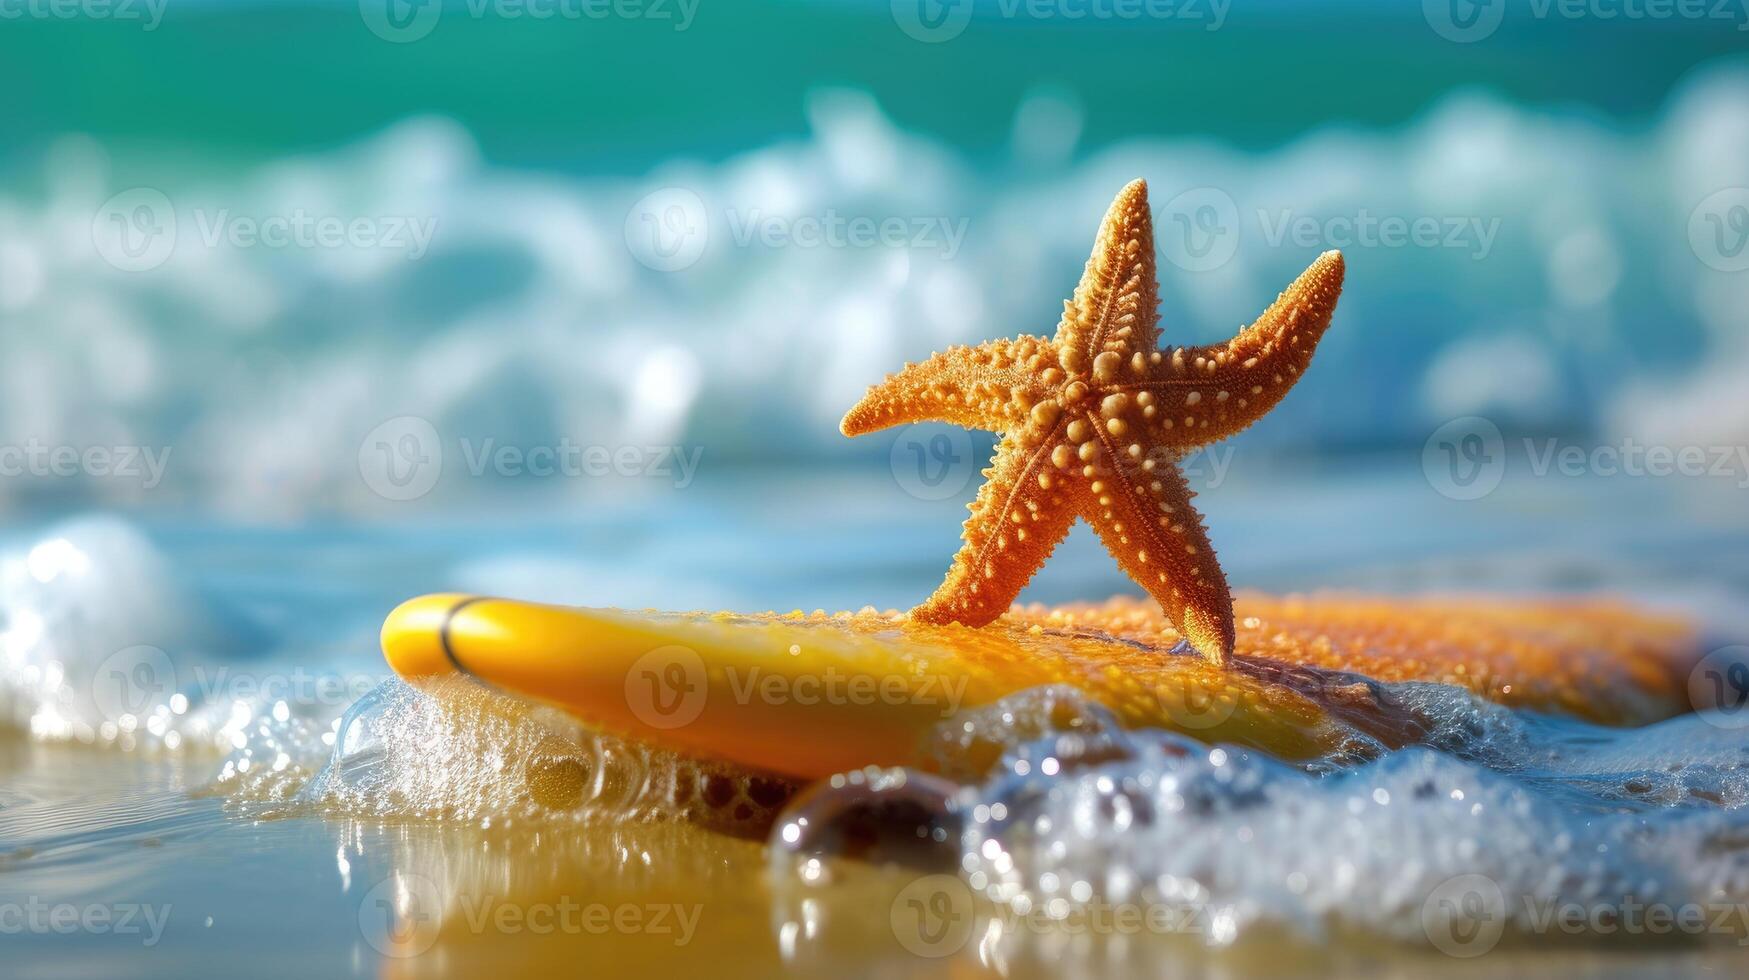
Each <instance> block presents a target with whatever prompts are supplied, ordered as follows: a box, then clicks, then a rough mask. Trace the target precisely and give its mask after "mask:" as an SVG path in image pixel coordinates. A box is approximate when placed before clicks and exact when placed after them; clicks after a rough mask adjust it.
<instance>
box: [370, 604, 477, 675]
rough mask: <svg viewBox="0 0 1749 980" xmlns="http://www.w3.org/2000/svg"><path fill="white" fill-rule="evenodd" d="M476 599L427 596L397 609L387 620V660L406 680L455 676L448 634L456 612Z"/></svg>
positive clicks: (385, 634)
mask: <svg viewBox="0 0 1749 980" xmlns="http://www.w3.org/2000/svg"><path fill="white" fill-rule="evenodd" d="M475 598H477V597H475V596H471V595H466V594H463V593H455V592H442V593H438V594H436V595H423V596H420V597H419V598H417V599H408V600H407V601H406V602H403V603H401V604H400V605H398V606H396V607H395V609H394V611H393V612H391V613H389V615H388V618H387V619H385V620H383V632H382V645H383V657H384V659H386V660H388V662H389V666H390V667H391V668H393V669H394V671H395V673H397V674H399V675H401V676H402V677H406V678H414V677H428V676H433V675H442V674H453V673H455V672H456V667H455V663H454V661H453V660H451V658H450V655H449V653H448V651H447V650H446V649H445V647H444V641H445V636H444V632H445V630H446V628H447V627H448V624H449V622H450V620H451V617H453V616H454V614H455V611H456V609H458V608H459V607H461V606H462V605H465V604H466V603H468V602H470V601H472V600H474V599H475Z"/></svg>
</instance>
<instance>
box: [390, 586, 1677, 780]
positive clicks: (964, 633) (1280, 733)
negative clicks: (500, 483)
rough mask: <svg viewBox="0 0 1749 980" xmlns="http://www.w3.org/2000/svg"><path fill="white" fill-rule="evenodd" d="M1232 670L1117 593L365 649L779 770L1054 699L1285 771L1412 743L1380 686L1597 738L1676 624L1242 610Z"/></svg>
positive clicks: (1627, 714) (552, 630)
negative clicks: (978, 607) (1540, 715)
mask: <svg viewBox="0 0 1749 980" xmlns="http://www.w3.org/2000/svg"><path fill="white" fill-rule="evenodd" d="M1237 620H1238V626H1239V637H1238V645H1237V652H1236V655H1235V656H1234V658H1233V660H1232V662H1231V663H1229V664H1227V665H1226V666H1224V667H1223V666H1215V665H1212V664H1210V663H1208V662H1207V661H1206V660H1204V659H1203V658H1201V657H1198V656H1196V655H1195V654H1194V653H1193V652H1191V651H1189V650H1188V648H1187V647H1185V646H1183V645H1182V644H1181V643H1180V637H1179V636H1178V635H1177V634H1176V633H1175V632H1174V631H1173V630H1172V627H1171V626H1170V624H1168V623H1167V622H1166V621H1165V619H1164V617H1163V616H1162V615H1161V613H1160V611H1159V609H1158V608H1157V607H1154V606H1153V605H1152V604H1148V603H1143V602H1139V601H1136V600H1131V599H1114V600H1112V601H1110V602H1107V603H1103V604H1098V605H1081V606H1069V607H1058V608H1053V609H1046V608H1043V607H1037V606H1034V607H1027V608H1016V609H1015V610H1014V611H1013V612H1011V613H1009V614H1008V615H1007V616H1004V617H1003V618H1002V619H1000V620H998V621H997V622H996V623H994V624H992V625H990V626H987V627H982V628H978V629H971V628H967V627H963V626H953V625H950V626H925V625H921V624H916V623H912V622H910V621H908V620H907V619H906V617H905V616H904V615H903V614H901V613H898V612H896V611H889V612H885V613H881V612H876V611H875V610H873V609H865V610H863V611H862V612H858V613H839V614H836V615H828V614H826V613H824V612H815V613H812V614H804V613H801V612H799V611H798V612H793V613H789V614H782V615H780V614H772V613H767V614H760V615H737V614H729V613H715V614H705V613H656V612H642V613H637V612H629V611H624V610H615V609H591V608H577V607H565V606H551V605H540V604H536V603H528V602H517V601H513V600H509V599H496V598H489V597H482V596H468V595H453V594H446V595H430V596H424V597H422V598H418V599H413V600H411V601H409V602H406V603H404V604H402V605H401V606H400V607H399V608H397V609H396V610H395V611H394V612H393V613H391V614H390V615H389V617H388V620H387V621H386V622H385V623H384V625H383V633H382V643H383V652H384V654H385V656H386V657H387V658H388V661H389V664H390V665H391V666H392V667H393V668H394V670H395V671H396V673H398V674H400V675H401V676H402V677H404V678H407V679H409V680H414V681H417V680H418V679H420V678H424V677H431V676H440V675H450V674H458V673H459V674H465V675H468V676H471V677H473V678H475V679H477V680H478V681H480V682H483V683H485V684H487V685H490V686H492V687H494V688H498V689H501V690H504V691H508V692H512V693H515V694H518V695H522V696H524V697H528V698H532V699H534V700H537V701H541V702H545V703H547V704H551V705H554V706H557V707H559V708H561V709H563V710H565V711H568V712H570V713H571V714H573V715H575V716H577V717H578V718H580V719H582V720H583V721H584V722H585V723H587V724H589V725H591V726H593V727H597V728H599V729H601V730H605V731H610V732H614V733H616V734H623V735H629V736H632V737H635V738H640V739H643V740H646V741H649V742H653V743H655V744H658V745H662V746H664V747H667V748H671V749H675V750H679V751H683V752H687V753H690V754H694V755H699V756H704V757H711V758H718V759H724V760H727V761H730V762H734V763H738V764H740V765H742V766H746V767H749V768H753V769H757V770H764V771H768V772H773V773H778V774H782V775H787V776H794V777H801V778H816V777H820V776H825V775H828V774H831V773H835V772H843V771H846V770H850V769H855V768H859V767H862V766H867V765H920V764H926V763H927V759H928V752H927V750H928V747H929V745H930V744H931V740H932V739H935V738H939V737H941V736H942V733H943V730H944V726H945V725H950V724H953V723H954V721H953V720H955V719H958V718H960V717H962V715H961V712H963V711H966V710H967V709H975V708H978V707H980V706H984V705H988V704H990V703H991V702H994V701H997V700H999V699H1001V698H1003V697H1004V696H1007V695H1010V694H1014V693H1017V692H1020V691H1024V690H1027V689H1031V688H1037V687H1042V686H1045V685H1053V684H1061V685H1069V686H1071V687H1074V688H1076V689H1078V690H1079V691H1081V692H1082V693H1083V694H1084V695H1085V696H1086V697H1088V698H1089V699H1091V700H1093V701H1096V702H1099V703H1101V704H1103V705H1105V706H1106V707H1108V708H1110V709H1111V710H1112V711H1113V712H1115V713H1116V715H1117V716H1118V717H1119V718H1120V719H1121V720H1122V721H1123V722H1124V723H1125V724H1127V725H1131V726H1148V727H1158V728H1166V729H1172V730H1176V731H1180V732H1185V733H1189V734H1192V735H1195V736H1196V737H1198V738H1201V739H1204V740H1206V741H1209V742H1229V743H1237V744H1241V745H1248V746H1253V747H1256V748H1260V749H1263V750H1265V751H1268V752H1270V753H1272V754H1274V755H1276V756H1278V757H1281V758H1287V759H1305V758H1310V757H1313V756H1316V755H1318V754H1320V753H1322V752H1326V751H1329V750H1331V749H1332V748H1334V747H1335V746H1336V745H1337V744H1338V743H1339V742H1340V741H1341V740H1343V739H1344V738H1345V737H1350V736H1352V734H1353V733H1354V732H1355V731H1359V732H1361V733H1364V734H1366V735H1368V736H1370V737H1373V738H1376V739H1379V740H1380V741H1382V742H1384V743H1385V744H1387V745H1400V744H1406V743H1409V742H1412V741H1414V740H1415V739H1416V738H1417V737H1418V735H1419V733H1420V730H1421V728H1420V726H1421V725H1422V724H1423V719H1419V718H1417V717H1416V715H1415V713H1414V711H1413V710H1412V709H1411V708H1410V707H1407V706H1405V705H1404V704H1403V703H1402V701H1401V699H1399V698H1398V697H1396V696H1395V695H1394V694H1393V693H1392V691H1391V690H1390V689H1389V688H1388V687H1387V686H1385V684H1381V683H1379V682H1387V683H1388V682H1398V681H1435V682H1441V683H1446V684H1454V685H1458V686H1461V687H1464V688H1467V689H1469V690H1470V691H1471V692H1473V693H1474V694H1476V695H1477V696H1479V697H1483V698H1487V699H1490V700H1494V701H1498V702H1501V703H1505V704H1511V705H1514V706H1518V707H1523V708H1530V709H1535V710H1542V711H1550V712H1560V713H1565V714H1569V715H1573V716H1576V717H1579V718H1583V719H1586V720H1590V721H1594V722H1600V723H1604V724H1622V725H1628V724H1644V723H1648V722H1651V721H1655V720H1658V719H1660V718H1664V717H1668V716H1670V715H1673V714H1676V713H1679V712H1681V711H1685V710H1687V709H1688V705H1687V699H1686V694H1685V691H1686V688H1685V686H1684V685H1685V678H1686V675H1687V672H1688V670H1689V669H1690V667H1691V666H1692V664H1693V663H1694V661H1695V659H1696V658H1697V657H1698V653H1699V651H1698V650H1697V649H1696V642H1695V638H1694V635H1693V633H1692V631H1691V630H1690V629H1689V627H1688V626H1687V625H1686V624H1684V623H1683V622H1681V621H1679V620H1675V619H1671V618H1667V617H1660V616H1654V615H1650V614H1646V613H1643V612H1638V611H1635V610H1632V609H1629V608H1627V607H1624V606H1621V605H1617V604H1613V603H1608V602H1601V601H1597V602H1593V601H1553V600H1550V601H1537V602H1518V601H1513V602H1506V601H1499V600H1481V599H1464V598H1444V599H1419V600H1405V599H1380V598H1366V597H1355V596H1340V595H1318V596H1308V597H1286V598H1277V597H1269V596H1263V595H1256V594H1240V595H1239V596H1238V599H1237Z"/></svg>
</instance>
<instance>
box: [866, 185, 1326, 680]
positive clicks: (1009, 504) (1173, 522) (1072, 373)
mask: <svg viewBox="0 0 1749 980" xmlns="http://www.w3.org/2000/svg"><path fill="white" fill-rule="evenodd" d="M1342 275H1343V264H1342V255H1341V253H1340V252H1333V251H1332V252H1325V253H1324V254H1323V255H1321V256H1319V257H1318V259H1317V261H1315V262H1313V263H1312V265H1311V267H1310V268H1309V269H1307V270H1306V271H1305V272H1304V273H1301V275H1300V277H1299V278H1298V279H1296V280H1294V283H1293V285H1291V286H1289V287H1288V288H1287V291H1286V292H1284V293H1282V294H1281V295H1280V296H1279V297H1277V298H1276V301H1275V302H1274V303H1273V304H1272V305H1271V306H1270V307H1269V309H1267V310H1265V311H1264V313H1263V315H1262V316H1261V317H1259V318H1258V320H1257V322H1256V323H1254V324H1252V325H1251V326H1249V327H1247V328H1245V329H1244V330H1241V331H1239V333H1238V335H1237V336H1235V337H1234V338H1233V339H1232V340H1229V341H1227V342H1226V343H1224V344H1217V345H1214V346H1209V347H1180V348H1174V349H1173V350H1171V351H1169V352H1166V351H1161V350H1158V349H1157V347H1158V344H1159V339H1160V330H1159V320H1160V314H1159V312H1158V310H1157V307H1158V306H1159V302H1160V297H1159V286H1158V285H1157V283H1156V281H1155V277H1154V224H1153V219H1152V218H1151V217H1150V216H1149V214H1148V185H1147V184H1146V183H1144V182H1143V181H1140V180H1137V181H1133V182H1131V183H1130V184H1129V185H1128V186H1126V187H1125V188H1124V189H1123V190H1122V191H1121V192H1119V193H1118V195H1117V199H1116V200H1115V201H1113V202H1112V204H1111V208H1110V210H1108V211H1107V212H1106V214H1105V220H1104V222H1103V223H1101V224H1100V227H1099V238H1098V239H1097V240H1096V241H1095V242H1094V244H1093V255H1092V257H1090V258H1089V259H1088V260H1087V269H1086V271H1085V272H1084V273H1082V276H1081V283H1080V285H1078V286H1076V287H1075V298H1074V299H1073V300H1070V301H1068V302H1066V303H1064V304H1063V319H1062V320H1061V322H1059V323H1058V325H1057V335H1056V336H1055V337H1054V338H1051V339H1049V340H1046V339H1045V338H1043V337H1017V338H1015V339H1013V340H996V341H991V342H988V343H984V344H979V345H978V346H976V347H950V348H948V349H947V350H946V351H944V352H942V353H939V354H936V355H934V356H932V357H930V358H929V360H927V361H924V362H923V363H921V364H907V365H905V368H904V369H903V370H901V371H900V372H899V373H897V374H894V375H891V376H889V377H888V378H887V379H886V380H885V381H883V382H881V383H880V384H878V385H875V386H874V387H872V388H870V389H869V392H868V394H867V395H865V396H863V399H862V400H861V401H860V402H857V404H856V406H855V407H854V408H852V409H851V410H850V412H849V413H848V414H846V415H845V416H844V421H843V423H841V426H840V427H841V429H842V430H843V432H844V434H845V435H847V436H856V435H861V434H863V433H865V432H873V431H875V430H876V429H884V428H886V427H887V426H891V425H898V424H902V423H911V422H919V421H925V420H934V421H941V422H952V423H954V424H956V425H964V426H968V427H971V428H978V429H989V430H991V431H995V432H1000V433H1002V434H1003V435H1002V440H1001V442H1000V443H999V444H998V446H997V448H996V456H995V458H994V459H993V460H992V461H991V465H990V468H989V469H986V470H984V476H985V477H986V482H985V483H984V486H983V488H982V489H981V490H979V491H978V497H977V499H976V500H975V501H973V502H972V503H971V504H970V505H969V506H970V509H971V512H972V516H971V517H970V519H968V520H967V521H966V523H965V533H964V535H963V538H964V545H963V546H962V547H961V548H960V552H959V554H958V555H956V556H955V557H954V563H953V567H952V568H950V569H949V570H948V573H947V578H946V580H945V581H943V582H942V583H941V587H940V588H938V589H936V590H935V594H934V595H932V596H930V597H929V598H928V599H927V600H926V601H925V602H924V603H923V604H922V605H920V606H918V607H917V608H916V609H914V610H912V616H913V617H914V618H916V619H917V620H920V621H922V622H928V623H948V622H955V623H963V624H965V625H967V626H983V625H985V624H987V623H989V622H991V621H992V620H994V619H995V618H996V617H997V616H999V615H1001V614H1002V612H1003V611H1004V610H1006V609H1007V608H1008V606H1009V604H1010V603H1011V602H1013V600H1014V597H1015V596H1016V595H1018V594H1019V593H1020V590H1021V588H1022V587H1023V586H1024V585H1026V583H1027V581H1028V580H1029V579H1031V578H1032V576H1033V573H1035V572H1037V571H1038V569H1039V567H1040V566H1042V565H1043V564H1044V562H1045V559H1047V558H1049V557H1050V553H1051V551H1052V549H1054V548H1055V547H1056V546H1057V543H1058V542H1059V541H1061V540H1063V538H1064V536H1065V535H1067V534H1068V533H1069V527H1070V525H1072V524H1073V523H1074V522H1075V518H1076V517H1077V516H1079V517H1082V518H1085V519H1086V521H1087V523H1089V524H1091V525H1093V529H1094V530H1095V531H1096V532H1098V534H1099V537H1100V539H1101V540H1103V541H1104V542H1105V546H1106V548H1107V549H1108V550H1110V551H1111V553H1112V555H1113V557H1115V558H1116V559H1117V561H1118V564H1119V565H1121V566H1122V567H1123V569H1124V571H1125V572H1127V573H1128V574H1129V575H1130V577H1132V578H1134V579H1135V580H1136V581H1137V582H1138V583H1140V584H1141V586H1142V587H1143V588H1145V589H1147V590H1148V593H1149V594H1150V595H1152V596H1153V597H1154V598H1155V599H1156V600H1157V601H1158V602H1159V603H1160V605H1161V607H1162V608H1163V609H1165V611H1166V614H1167V616H1168V618H1170V619H1171V621H1172V623H1173V625H1174V626H1175V627H1176V628H1177V629H1178V631H1179V632H1180V633H1181V634H1183V636H1184V637H1185V638H1186V639H1188V640H1189V641H1190V644H1191V645H1192V646H1193V647H1195V648H1196V650H1197V651H1198V652H1200V653H1201V654H1203V655H1204V656H1206V657H1208V658H1210V659H1211V660H1214V661H1216V662H1221V661H1224V660H1225V659H1226V657H1227V656H1228V655H1229V654H1230V653H1232V650H1233V638H1234V631H1233V598H1232V594H1231V593H1230V592H1229V591H1228V589H1227V580H1226V576H1225V575H1224V574H1223V573H1222V572H1221V566H1220V564H1219V562H1217V561H1216V559H1215V553H1214V549H1213V548H1212V547H1211V546H1210V545H1209V540H1208V534H1207V532H1206V531H1205V530H1204V529H1203V524H1202V517H1201V515H1199V514H1198V513H1197V512H1196V510H1195V509H1194V508H1192V507H1191V504H1190V500H1191V497H1192V496H1193V494H1192V493H1191V490H1190V487H1189V486H1188V485H1187V484H1186V483H1185V482H1184V476H1183V474H1181V473H1180V472H1179V471H1178V465H1177V463H1178V460H1179V459H1180V458H1181V457H1183V456H1184V455H1185V454H1186V453H1188V452H1190V451H1191V450H1192V449H1195V448H1197V447H1199V446H1203V445H1206V444H1208V443H1211V442H1214V441H1216V440H1218V439H1224V438H1226V437H1227V436H1230V435H1233V434H1234V433H1236V432H1239V431H1240V430H1242V429H1244V428H1245V427H1246V426H1249V425H1250V424H1251V423H1253V422H1255V421H1257V420H1258V419H1259V418H1261V417H1262V416H1263V415H1264V413H1266V412H1268V411H1269V410H1270V409H1271V408H1273V407H1274V406H1275V404H1276V402H1279V401H1280V400H1281V398H1282V396H1283V395H1285V394H1287V390H1288V389H1289V388H1291V387H1293V384H1294V382H1295V381H1297V380H1298V379H1299V375H1300V372H1301V371H1303V370H1305V368H1306V365H1307V364H1308V363H1309V362H1310V361H1311V358H1312V351H1313V349H1314V348H1315V347H1317V344H1318V339H1319V338H1320V337H1322V336H1323V334H1324V330H1325V328H1326V327H1328V326H1329V325H1330V316H1331V314H1332V313H1334V312H1335V310H1336V298H1337V296H1338V295H1339V294H1340V293H1341V291H1342Z"/></svg>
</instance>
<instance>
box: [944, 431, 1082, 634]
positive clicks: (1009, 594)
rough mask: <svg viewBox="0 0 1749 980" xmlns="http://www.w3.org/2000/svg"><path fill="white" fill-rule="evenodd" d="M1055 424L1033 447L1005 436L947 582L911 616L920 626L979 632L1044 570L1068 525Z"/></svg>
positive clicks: (1071, 517)
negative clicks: (1054, 456) (957, 626)
mask: <svg viewBox="0 0 1749 980" xmlns="http://www.w3.org/2000/svg"><path fill="white" fill-rule="evenodd" d="M1060 429H1061V425H1060V424H1058V425H1053V426H1052V427H1051V429H1050V430H1049V431H1048V432H1046V433H1044V434H1043V438H1041V439H1040V440H1039V441H1038V442H1037V443H1036V444H1033V445H1031V446H1030V448H1029V447H1026V446H1023V445H1022V444H1021V440H1020V437H1019V436H1016V435H1013V434H1011V435H1008V436H1005V437H1003V439H1002V442H1001V444H1000V445H999V446H997V448H996V457H995V459H994V460H993V461H992V462H991V465H990V468H989V469H987V470H985V471H984V476H985V477H986V480H985V483H984V486H983V487H982V488H981V489H980V490H979V491H978V497H977V499H976V500H974V501H973V502H972V503H971V504H970V509H971V512H972V516H971V517H970V518H968V519H967V520H966V523H965V534H964V539H965V540H964V544H962V545H961V547H960V550H959V554H957V555H955V556H954V559H953V565H952V566H951V567H950V568H948V570H947V578H946V579H944V580H943V581H942V583H941V586H940V587H939V588H937V589H936V590H935V593H934V594H933V595H931V596H930V597H929V598H928V599H926V600H924V602H923V604H922V605H920V606H918V607H917V608H916V609H913V610H911V616H912V618H914V619H916V620H918V621H919V622H924V623H964V624H965V625H967V626H983V625H985V624H986V623H989V622H991V621H992V620H994V619H995V618H996V617H998V616H1000V615H1002V614H1003V613H1004V612H1007V611H1008V606H1009V604H1010V603H1012V602H1013V601H1014V597H1015V596H1017V595H1019V594H1020V590H1021V588H1022V587H1023V586H1025V585H1026V583H1027V580H1028V579H1030V578H1032V576H1033V574H1034V573H1035V572H1037V571H1038V570H1039V568H1040V567H1041V566H1042V565H1044V563H1045V559H1047V558H1049V557H1050V556H1051V552H1052V551H1053V550H1054V549H1055V548H1056V547H1057V545H1058V543H1060V542H1061V541H1062V540H1063V538H1064V536H1066V535H1067V534H1068V533H1069V527H1070V526H1071V525H1073V524H1074V523H1075V508H1074V506H1073V505H1072V504H1071V502H1070V500H1069V498H1068V493H1067V488H1066V487H1065V480H1067V479H1069V478H1068V477H1066V476H1064V475H1063V474H1061V473H1059V472H1058V471H1057V470H1056V469H1055V468H1054V467H1053V466H1052V465H1051V460H1050V453H1051V449H1052V443H1053V442H1054V441H1055V439H1054V436H1055V435H1056V433H1057V432H1058V431H1060Z"/></svg>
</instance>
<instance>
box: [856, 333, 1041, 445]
mask: <svg viewBox="0 0 1749 980" xmlns="http://www.w3.org/2000/svg"><path fill="white" fill-rule="evenodd" d="M1049 346H1050V345H1049V344H1048V343H1047V342H1046V341H1045V340H1043V339H1042V338H1039V337H1020V338H1018V339H1015V340H993V341H990V342H988V343H983V344H979V345H977V346H976V347H963V346H956V347H949V348H948V349H947V350H945V351H942V352H941V353H939V354H934V355H931V356H930V358H929V359H928V360H926V361H923V362H922V363H919V364H907V365H905V367H904V368H903V369H902V370H900V371H899V372H898V373H896V374H890V375H888V376H887V378H886V380H885V381H882V382H881V383H880V384H877V385H874V386H873V387H871V388H869V390H868V393H867V394H865V395H863V396H862V400H861V401H859V402H857V403H856V404H855V405H854V406H852V407H851V409H850V411H849V412H846V413H845V415H844V421H842V422H840V423H839V430H840V431H842V432H843V433H844V434H845V435H847V436H859V435H863V434H864V433H868V432H874V431H876V430H877V429H885V428H887V427H889V426H894V425H908V424H910V423H912V422H951V423H953V424H954V425H963V426H966V427H967V428H972V429H987V430H991V431H996V432H1002V431H1007V430H1009V429H1014V428H1019V427H1020V426H1021V425H1022V424H1023V423H1024V422H1025V421H1026V418H1027V412H1028V410H1030V409H1031V407H1032V406H1033V405H1034V404H1035V403H1037V402H1039V401H1041V400H1043V399H1044V397H1045V396H1044V387H1043V385H1042V384H1040V383H1038V382H1037V381H1035V380H1034V379H1033V377H1032V376H1033V375H1035V374H1036V373H1037V366H1038V364H1040V363H1043V362H1044V361H1046V360H1049V359H1050V358H1051V357H1052V356H1053V355H1052V354H1051V352H1050V350H1049Z"/></svg>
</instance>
